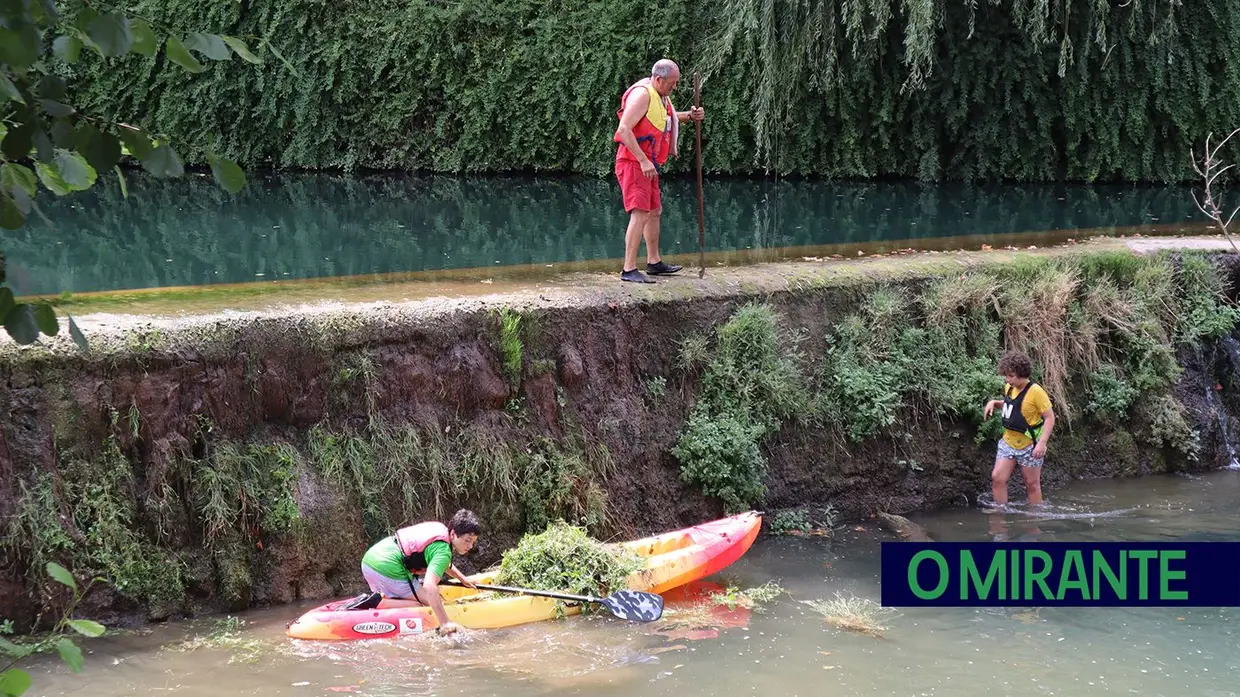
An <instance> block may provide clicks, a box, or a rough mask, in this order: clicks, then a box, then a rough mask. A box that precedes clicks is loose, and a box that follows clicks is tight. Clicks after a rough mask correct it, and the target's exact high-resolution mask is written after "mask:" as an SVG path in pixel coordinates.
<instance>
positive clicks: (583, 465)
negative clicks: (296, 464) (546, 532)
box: [306, 419, 615, 539]
mask: <svg viewBox="0 0 1240 697" xmlns="http://www.w3.org/2000/svg"><path fill="white" fill-rule="evenodd" d="M306 456H307V458H308V459H309V460H310V463H311V465H312V466H313V467H314V469H315V470H316V471H317V472H318V473H319V474H320V475H322V476H323V477H324V478H325V479H326V480H327V481H331V482H337V483H339V485H340V486H341V487H343V488H344V489H345V490H346V491H347V492H349V494H350V496H351V497H352V499H353V500H354V501H356V504H357V505H358V507H359V508H360V510H361V511H362V519H363V523H364V526H365V532H366V536H367V537H368V538H369V539H378V538H379V537H381V536H383V535H385V534H387V533H388V532H389V531H390V530H392V529H394V528H395V527H396V526H397V525H399V524H403V521H408V520H410V519H412V518H413V517H414V516H416V515H418V514H419V512H420V511H433V512H434V514H435V515H436V516H437V517H438V518H440V519H446V517H447V516H448V515H450V514H451V513H452V510H454V508H453V507H454V506H455V505H456V503H454V502H458V501H461V500H463V499H465V498H470V499H472V500H480V501H489V502H496V503H505V502H506V503H510V504H513V505H516V506H517V507H518V508H519V511H520V516H521V524H522V527H524V528H527V529H534V530H540V529H542V528H544V527H546V525H547V524H548V523H549V522H550V521H552V520H555V519H558V518H563V519H565V520H568V521H571V522H573V523H575V524H581V525H584V526H585V527H586V529H588V530H590V531H597V530H599V529H601V528H602V527H604V526H605V525H606V524H607V523H608V517H607V496H606V493H605V492H604V490H603V488H602V486H601V482H602V481H604V480H605V479H606V478H607V477H608V476H610V475H611V473H612V472H613V470H614V466H615V465H614V462H613V461H612V459H611V455H610V453H609V452H608V451H607V449H606V448H605V447H604V446H602V445H601V444H586V443H585V442H584V441H583V440H582V439H581V438H579V437H574V436H572V435H571V434H570V435H569V436H567V437H565V438H564V439H562V440H561V441H558V442H553V441H552V440H550V439H548V438H537V439H534V440H533V441H531V442H529V443H526V444H521V443H518V442H514V441H507V440H504V439H503V438H502V436H499V435H495V434H492V433H490V432H488V431H486V430H484V429H482V428H479V427H467V428H464V429H459V430H455V431H453V432H443V431H440V430H438V429H424V428H420V427H418V426H416V425H413V424H404V425H400V426H396V425H392V424H390V423H388V422H386V421H383V420H379V419H373V420H371V422H370V423H369V424H368V425H367V426H366V427H365V428H364V429H333V428H330V427H327V426H324V425H321V424H320V425H316V426H314V427H313V428H311V430H310V432H309V434H308V436H307V443H306Z"/></svg>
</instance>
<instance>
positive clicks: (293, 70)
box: [263, 36, 301, 77]
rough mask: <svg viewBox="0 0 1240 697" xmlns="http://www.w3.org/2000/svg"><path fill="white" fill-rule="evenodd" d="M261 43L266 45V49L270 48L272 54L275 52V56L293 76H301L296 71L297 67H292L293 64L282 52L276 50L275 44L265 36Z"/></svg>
mask: <svg viewBox="0 0 1240 697" xmlns="http://www.w3.org/2000/svg"><path fill="white" fill-rule="evenodd" d="M263 45H264V46H266V47H267V48H268V50H270V51H271V52H272V53H273V54H275V57H276V58H279V59H280V62H281V63H283V64H284V67H285V68H288V71H289V72H290V73H292V74H293V75H294V77H301V73H299V72H297V68H294V67H293V64H292V63H290V62H288V59H287V58H285V57H284V54H283V53H280V52H279V51H278V50H276V47H275V44H273V43H271V42H270V41H268V40H267V37H265V36H264V37H263Z"/></svg>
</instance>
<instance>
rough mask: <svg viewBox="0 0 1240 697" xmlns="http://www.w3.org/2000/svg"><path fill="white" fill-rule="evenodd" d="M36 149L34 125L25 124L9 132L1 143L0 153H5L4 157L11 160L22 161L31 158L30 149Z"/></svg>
mask: <svg viewBox="0 0 1240 697" xmlns="http://www.w3.org/2000/svg"><path fill="white" fill-rule="evenodd" d="M33 147H34V124H32V123H23V124H22V125H20V126H18V127H17V128H14V129H13V130H11V131H9V134H8V135H6V136H5V137H4V141H3V142H0V151H3V152H4V156H5V157H7V158H8V159H10V160H21V159H24V158H26V157H29V156H30V149H31V148H33Z"/></svg>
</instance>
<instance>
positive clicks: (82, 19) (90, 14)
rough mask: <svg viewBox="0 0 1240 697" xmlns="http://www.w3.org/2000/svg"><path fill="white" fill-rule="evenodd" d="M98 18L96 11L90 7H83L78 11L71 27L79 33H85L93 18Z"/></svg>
mask: <svg viewBox="0 0 1240 697" xmlns="http://www.w3.org/2000/svg"><path fill="white" fill-rule="evenodd" d="M98 16H99V11H98V10H96V9H94V8H93V7H90V6H86V7H83V8H82V9H81V10H78V13H77V17H75V18H74V20H73V26H75V27H77V28H78V29H80V30H81V31H86V28H87V27H89V26H90V24H91V22H94V21H95V18H96V17H98Z"/></svg>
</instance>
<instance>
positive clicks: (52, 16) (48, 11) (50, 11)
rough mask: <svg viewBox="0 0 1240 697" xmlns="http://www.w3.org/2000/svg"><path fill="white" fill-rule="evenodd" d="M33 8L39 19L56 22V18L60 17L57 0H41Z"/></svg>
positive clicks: (36, 17)
mask: <svg viewBox="0 0 1240 697" xmlns="http://www.w3.org/2000/svg"><path fill="white" fill-rule="evenodd" d="M31 9H32V10H33V11H34V17H35V20H37V21H42V22H44V23H46V24H55V23H56V20H58V19H60V11H59V10H57V9H56V0H40V2H39V3H37V4H35V5H33V6H32V7H31Z"/></svg>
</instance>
